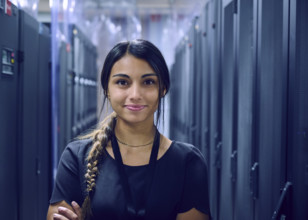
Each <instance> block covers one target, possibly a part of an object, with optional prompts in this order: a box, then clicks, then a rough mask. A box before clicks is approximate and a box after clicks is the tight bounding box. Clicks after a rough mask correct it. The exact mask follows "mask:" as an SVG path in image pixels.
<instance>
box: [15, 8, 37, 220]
mask: <svg viewBox="0 0 308 220" xmlns="http://www.w3.org/2000/svg"><path fill="white" fill-rule="evenodd" d="M19 15H20V17H19V18H20V23H19V24H20V33H19V36H20V38H19V48H20V51H21V53H23V57H24V59H23V60H22V61H21V62H20V66H19V67H20V68H19V71H20V84H19V89H20V90H19V92H20V94H19V96H20V100H19V102H20V103H19V109H20V112H19V114H20V115H19V123H20V127H19V128H20V131H19V134H20V137H19V144H18V145H19V148H18V154H19V162H20V167H19V175H20V179H19V189H20V191H19V202H20V210H19V214H20V219H26V218H28V219H29V218H30V219H38V216H37V212H35V211H34V210H37V206H38V202H39V200H38V193H37V189H38V187H39V185H38V175H37V174H38V173H37V172H38V164H37V163H38V158H37V147H38V136H37V134H38V132H39V130H38V127H37V125H38V123H39V121H38V117H37V116H38V108H37V106H38V105H37V103H38V95H37V94H38V93H39V89H38V74H37V72H38V63H37V59H38V54H39V45H38V43H37V42H39V24H38V22H37V21H36V20H35V19H34V18H32V17H31V16H29V15H28V14H27V13H25V12H24V11H22V10H20V11H19ZM29 198H31V202H29Z"/></svg>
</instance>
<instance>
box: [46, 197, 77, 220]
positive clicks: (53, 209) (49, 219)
mask: <svg viewBox="0 0 308 220" xmlns="http://www.w3.org/2000/svg"><path fill="white" fill-rule="evenodd" d="M59 206H63V207H66V208H68V209H70V210H72V211H73V208H72V207H71V206H70V205H69V204H67V202H65V201H64V200H63V201H60V202H57V203H54V204H50V205H49V208H48V212H47V220H53V214H55V213H59V212H58V208H59Z"/></svg>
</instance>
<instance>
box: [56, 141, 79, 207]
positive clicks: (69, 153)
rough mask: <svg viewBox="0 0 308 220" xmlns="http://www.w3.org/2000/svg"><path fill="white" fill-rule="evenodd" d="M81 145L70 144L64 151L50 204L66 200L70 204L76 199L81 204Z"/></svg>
mask: <svg viewBox="0 0 308 220" xmlns="http://www.w3.org/2000/svg"><path fill="white" fill-rule="evenodd" d="M78 150H79V147H78V146H76V144H69V145H68V146H67V147H66V148H65V150H64V151H63V153H62V156H61V159H60V162H59V166H58V171H57V175H56V180H55V184H54V189H53V193H52V196H51V199H50V204H53V203H56V202H60V201H63V200H65V201H66V202H67V203H68V204H70V203H71V202H72V201H76V202H77V203H79V204H81V202H82V200H83V199H82V191H81V184H80V178H79V176H80V175H79V173H80V168H79V163H78V154H77V152H78Z"/></svg>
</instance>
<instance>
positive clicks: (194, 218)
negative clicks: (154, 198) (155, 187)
mask: <svg viewBox="0 0 308 220" xmlns="http://www.w3.org/2000/svg"><path fill="white" fill-rule="evenodd" d="M176 220H209V216H208V215H206V214H204V213H202V212H200V211H198V210H197V209H195V208H192V209H190V210H189V211H187V212H184V213H179V214H178V215H177V216H176Z"/></svg>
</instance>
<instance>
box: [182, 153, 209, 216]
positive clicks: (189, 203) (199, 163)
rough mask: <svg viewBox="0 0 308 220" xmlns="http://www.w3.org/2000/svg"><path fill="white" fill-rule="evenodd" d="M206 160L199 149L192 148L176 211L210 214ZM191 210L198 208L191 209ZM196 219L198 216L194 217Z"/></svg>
mask: <svg viewBox="0 0 308 220" xmlns="http://www.w3.org/2000/svg"><path fill="white" fill-rule="evenodd" d="M209 207H210V206H209V194H208V177H207V166H206V162H205V160H204V158H203V156H202V155H201V153H200V151H199V150H197V149H196V148H193V151H192V153H191V154H190V158H189V160H188V162H187V164H186V170H185V174H184V184H183V191H182V195H181V200H180V203H179V209H178V213H188V214H194V213H197V215H198V212H200V213H205V214H208V215H210V208H209ZM191 210H196V211H197V210H199V211H198V212H196V211H191ZM196 219H198V218H196Z"/></svg>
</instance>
